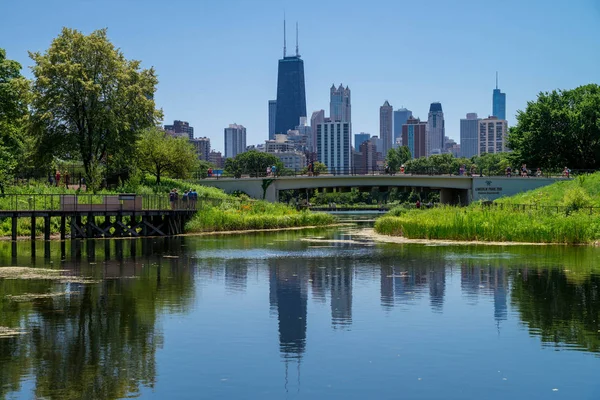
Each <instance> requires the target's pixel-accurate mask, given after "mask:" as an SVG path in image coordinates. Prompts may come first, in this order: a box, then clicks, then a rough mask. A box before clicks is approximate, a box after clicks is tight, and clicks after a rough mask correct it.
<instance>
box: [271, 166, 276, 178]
mask: <svg viewBox="0 0 600 400" xmlns="http://www.w3.org/2000/svg"><path fill="white" fill-rule="evenodd" d="M271 173H272V174H273V178H275V177H277V167H276V166H275V165H273V166H272V167H271Z"/></svg>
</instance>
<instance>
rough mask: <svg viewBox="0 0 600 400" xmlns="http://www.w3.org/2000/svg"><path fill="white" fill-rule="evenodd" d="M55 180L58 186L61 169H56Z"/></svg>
mask: <svg viewBox="0 0 600 400" xmlns="http://www.w3.org/2000/svg"><path fill="white" fill-rule="evenodd" d="M54 182H56V187H58V184H59V183H60V171H59V170H56V174H55V175H54Z"/></svg>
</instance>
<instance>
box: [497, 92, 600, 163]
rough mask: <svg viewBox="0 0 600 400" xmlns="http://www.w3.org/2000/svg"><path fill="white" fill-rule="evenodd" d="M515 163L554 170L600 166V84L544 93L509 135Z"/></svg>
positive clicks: (526, 110) (520, 116)
mask: <svg viewBox="0 0 600 400" xmlns="http://www.w3.org/2000/svg"><path fill="white" fill-rule="evenodd" d="M508 145H509V147H510V148H511V149H512V150H513V152H512V154H511V158H512V160H513V163H515V164H517V165H520V164H521V163H528V164H529V165H534V166H540V167H542V168H547V169H553V168H563V167H564V166H568V167H569V168H572V169H595V168H599V167H600V86H599V85H597V84H589V85H585V86H580V87H578V88H575V89H572V90H558V91H557V90H554V91H552V92H545V93H540V94H539V95H538V98H537V100H536V101H530V102H528V103H527V108H526V109H525V111H518V112H517V125H516V126H515V127H512V128H511V129H510V131H509V135H508Z"/></svg>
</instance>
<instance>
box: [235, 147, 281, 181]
mask: <svg viewBox="0 0 600 400" xmlns="http://www.w3.org/2000/svg"><path fill="white" fill-rule="evenodd" d="M273 165H274V166H276V167H277V171H279V172H281V171H283V163H282V162H281V161H280V160H279V158H277V157H276V156H274V155H273V154H269V153H263V152H260V151H256V150H250V151H246V152H244V153H240V154H238V155H237V156H235V158H228V159H227V160H226V161H225V172H226V173H227V174H230V175H233V176H234V177H236V178H240V177H241V176H242V175H249V176H251V177H257V176H265V175H266V173H267V168H268V167H272V166H273Z"/></svg>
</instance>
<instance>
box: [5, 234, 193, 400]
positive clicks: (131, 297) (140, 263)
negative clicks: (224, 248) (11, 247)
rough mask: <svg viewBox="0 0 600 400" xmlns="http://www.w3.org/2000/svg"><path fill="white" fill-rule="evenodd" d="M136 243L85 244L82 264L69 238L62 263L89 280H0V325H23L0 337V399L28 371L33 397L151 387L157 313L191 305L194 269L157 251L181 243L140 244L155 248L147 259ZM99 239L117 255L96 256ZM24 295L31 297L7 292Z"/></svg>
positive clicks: (103, 394)
mask: <svg viewBox="0 0 600 400" xmlns="http://www.w3.org/2000/svg"><path fill="white" fill-rule="evenodd" d="M134 242H135V241H121V242H117V243H111V242H109V241H104V243H102V241H100V242H97V243H94V244H92V245H90V243H87V244H86V245H87V251H88V253H87V255H88V258H89V259H90V260H93V261H92V263H91V264H88V263H85V264H82V263H81V249H82V247H81V246H80V245H81V244H80V243H78V244H75V243H74V246H73V247H74V248H75V251H74V252H75V257H74V259H72V260H68V261H65V262H63V263H62V264H60V268H61V269H63V270H65V273H66V274H68V275H70V276H73V275H81V276H88V277H93V278H95V279H98V283H95V284H82V283H77V282H75V283H57V282H56V281H50V280H43V279H41V280H40V279H36V280H9V279H0V293H2V297H1V298H0V326H4V327H12V328H17V327H19V328H21V329H23V330H24V331H25V334H24V335H20V336H17V337H11V338H4V339H2V338H0V365H2V367H1V368H0V398H5V397H6V395H7V394H8V393H10V392H15V391H18V390H20V381H21V379H22V377H24V376H27V375H29V376H32V377H33V379H34V380H35V389H34V392H33V395H34V397H36V398H74V397H76V398H89V399H116V398H121V397H125V396H127V395H131V394H135V393H137V392H138V391H139V386H140V385H141V386H145V387H150V388H152V387H154V385H155V383H156V368H157V366H156V351H157V349H159V348H161V347H162V343H163V341H164V338H163V333H162V330H161V328H160V326H158V324H157V319H158V314H159V313H160V312H163V311H169V312H188V311H189V306H190V304H191V302H192V300H193V299H194V286H193V269H192V268H190V265H189V259H187V258H186V257H180V258H177V259H164V258H163V257H162V255H163V253H164V252H165V251H166V252H179V251H180V241H177V240H175V241H160V242H155V243H152V242H148V243H145V244H144V245H145V246H147V247H152V248H153V249H154V251H155V255H153V256H152V257H145V258H142V257H140V256H141V254H140V253H139V252H138V247H140V246H138V245H137V243H136V244H135V245H133V243H134ZM104 244H108V246H107V247H106V248H107V249H109V250H110V249H111V248H112V249H113V250H116V251H115V252H114V254H115V256H116V260H112V259H111V258H110V253H111V252H110V251H106V252H105V253H104V256H105V257H102V260H99V259H98V254H97V252H96V250H97V247H98V245H100V246H103V245H104ZM139 244H141V243H139ZM111 246H114V247H111ZM125 248H128V249H127V250H125ZM125 251H127V252H128V258H127V260H125V259H124V257H123V253H124V252H125ZM136 260H137V261H136ZM100 261H101V262H100ZM48 266H50V267H52V264H49V265H48ZM26 294H34V295H32V296H29V298H25V299H22V298H21V299H19V300H15V299H14V298H13V297H12V296H21V297H22V296H23V295H26ZM49 294H54V295H53V296H52V297H48V296H46V297H45V296H43V295H49ZM40 295H42V296H40Z"/></svg>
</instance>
